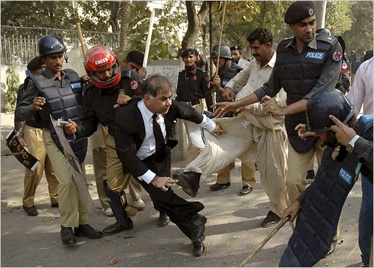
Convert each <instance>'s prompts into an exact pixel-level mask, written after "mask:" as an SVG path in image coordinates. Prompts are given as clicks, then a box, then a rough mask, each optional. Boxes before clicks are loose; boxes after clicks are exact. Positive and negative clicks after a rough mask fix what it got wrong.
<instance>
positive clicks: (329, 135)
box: [323, 131, 339, 148]
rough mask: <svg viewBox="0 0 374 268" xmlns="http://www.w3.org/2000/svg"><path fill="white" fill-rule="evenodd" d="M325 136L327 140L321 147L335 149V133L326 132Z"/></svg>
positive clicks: (336, 143) (336, 142) (336, 144)
mask: <svg viewBox="0 0 374 268" xmlns="http://www.w3.org/2000/svg"><path fill="white" fill-rule="evenodd" d="M326 135H327V137H326V138H327V139H326V140H325V141H324V142H323V145H326V146H328V147H332V148H335V147H337V146H338V145H339V143H338V141H337V139H336V137H335V133H334V132H333V131H328V132H327V133H326Z"/></svg>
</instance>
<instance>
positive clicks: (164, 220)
mask: <svg viewBox="0 0 374 268" xmlns="http://www.w3.org/2000/svg"><path fill="white" fill-rule="evenodd" d="M169 221H170V219H169V217H168V215H166V213H165V212H160V216H159V217H158V221H157V225H158V227H165V226H166V225H168V224H169Z"/></svg>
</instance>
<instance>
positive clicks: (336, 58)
mask: <svg viewBox="0 0 374 268" xmlns="http://www.w3.org/2000/svg"><path fill="white" fill-rule="evenodd" d="M342 58H343V55H342V52H341V51H340V50H336V51H335V52H334V54H333V55H332V59H333V60H334V61H336V62H339V61H341V60H342Z"/></svg>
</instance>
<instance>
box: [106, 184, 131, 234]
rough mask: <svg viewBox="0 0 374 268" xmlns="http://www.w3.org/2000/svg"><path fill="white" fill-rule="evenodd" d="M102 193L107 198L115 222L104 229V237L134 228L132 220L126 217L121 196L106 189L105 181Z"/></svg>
mask: <svg viewBox="0 0 374 268" xmlns="http://www.w3.org/2000/svg"><path fill="white" fill-rule="evenodd" d="M103 185H104V192H105V194H106V196H107V197H108V201H109V205H110V207H111V209H112V211H113V215H114V217H115V218H116V220H117V222H116V223H114V224H112V225H109V226H108V227H106V228H104V230H103V234H104V235H112V234H116V233H119V232H122V231H125V230H130V229H132V228H134V224H133V222H132V220H131V219H130V218H129V217H128V216H127V214H126V211H125V206H124V205H123V203H122V199H121V195H120V194H119V193H118V192H116V191H113V190H111V189H109V188H108V184H107V182H106V181H104V182H103Z"/></svg>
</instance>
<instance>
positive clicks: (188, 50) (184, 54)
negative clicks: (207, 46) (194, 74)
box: [181, 48, 197, 57]
mask: <svg viewBox="0 0 374 268" xmlns="http://www.w3.org/2000/svg"><path fill="white" fill-rule="evenodd" d="M189 55H195V56H196V55H197V50H196V49H194V48H186V49H185V50H183V51H182V54H181V57H187V56H189Z"/></svg>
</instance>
